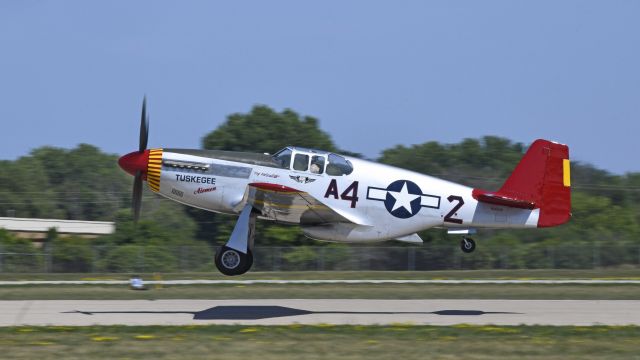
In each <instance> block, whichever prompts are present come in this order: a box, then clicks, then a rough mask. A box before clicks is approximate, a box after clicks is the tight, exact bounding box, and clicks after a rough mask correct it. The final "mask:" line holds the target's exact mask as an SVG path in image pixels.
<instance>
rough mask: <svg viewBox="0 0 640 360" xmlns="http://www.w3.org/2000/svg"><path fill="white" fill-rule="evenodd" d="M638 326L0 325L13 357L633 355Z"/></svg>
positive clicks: (6, 351) (0, 343)
mask: <svg viewBox="0 0 640 360" xmlns="http://www.w3.org/2000/svg"><path fill="white" fill-rule="evenodd" d="M639 339H640V327H635V326H593V327H579V326H562V327H555V326H554V327H548V326H469V325H459V326H446V327H435V326H412V325H407V324H397V325H393V326H331V325H317V326H306V325H305V326H301V325H289V326H269V327H260V326H235V325H233V326H231V325H208V326H166V327H164V326H147V327H140V326H90V327H59V326H58V327H10V328H0V348H2V354H0V357H6V358H11V359H59V358H61V357H62V358H65V359H124V358H130V359H134V358H135V359H205V358H215V359H233V360H237V359H248V360H251V359H261V360H269V359H284V360H287V359H320V358H322V359H338V358H339V359H361V358H364V357H366V358H367V359H390V358H397V359H424V358H451V359H456V358H466V359H514V358H519V359H592V358H608V359H634V358H638V349H639V348H640V340H639Z"/></svg>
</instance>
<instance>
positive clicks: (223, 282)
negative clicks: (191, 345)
mask: <svg viewBox="0 0 640 360" xmlns="http://www.w3.org/2000/svg"><path fill="white" fill-rule="evenodd" d="M144 283H145V284H148V285H155V284H160V285H253V284H298V285H314V284H545V285H549V284H555V285H559V284H564V285H566V284H582V285H596V284H597V285H607V284H608V285H611V284H635V285H640V280H633V279H556V280H554V279H527V280H525V279H511V280H508V279H475V280H474V279H441V280H436V279H431V280H427V279H424V280H421V279H418V280H410V279H407V280H390V279H383V280H375V279H361V280H346V279H336V280H206V279H200V280H199V279H192V280H150V281H145V282H144ZM127 284H129V281H128V280H9V281H0V286H16V285H127Z"/></svg>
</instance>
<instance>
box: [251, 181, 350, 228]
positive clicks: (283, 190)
mask: <svg viewBox="0 0 640 360" xmlns="http://www.w3.org/2000/svg"><path fill="white" fill-rule="evenodd" d="M243 203H245V204H247V203H248V204H252V205H253V207H254V209H257V210H259V211H260V212H261V213H262V217H264V218H267V219H272V220H277V221H281V222H288V223H292V224H302V225H318V224H327V223H336V222H342V223H357V222H356V221H353V220H354V219H349V218H350V216H349V215H348V214H342V215H341V214H340V213H339V212H338V210H334V209H332V208H330V207H328V206H327V205H325V204H323V203H322V202H320V201H318V200H316V199H315V198H314V197H313V196H311V195H310V194H309V193H307V192H304V191H300V190H297V189H293V188H290V187H287V186H283V185H279V184H271V183H251V184H249V186H248V187H247V192H246V193H245V199H244V201H243Z"/></svg>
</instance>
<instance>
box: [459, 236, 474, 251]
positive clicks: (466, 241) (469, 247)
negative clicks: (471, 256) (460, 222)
mask: <svg viewBox="0 0 640 360" xmlns="http://www.w3.org/2000/svg"><path fill="white" fill-rule="evenodd" d="M460 249H462V251H464V252H465V253H467V254H468V253H472V252H473V250H475V249H476V242H475V241H473V239H471V238H467V237H463V238H462V241H460Z"/></svg>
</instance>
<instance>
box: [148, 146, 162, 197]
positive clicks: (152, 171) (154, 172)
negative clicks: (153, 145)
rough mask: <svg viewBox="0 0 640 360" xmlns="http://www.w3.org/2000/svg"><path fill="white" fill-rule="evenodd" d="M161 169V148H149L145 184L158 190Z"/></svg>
mask: <svg viewBox="0 0 640 360" xmlns="http://www.w3.org/2000/svg"><path fill="white" fill-rule="evenodd" d="M161 170H162V149H151V150H149V162H148V164H147V184H149V187H150V188H151V190H152V191H154V192H158V191H160V173H161Z"/></svg>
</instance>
